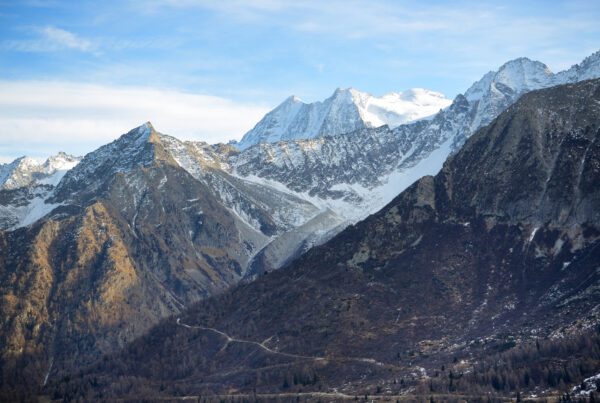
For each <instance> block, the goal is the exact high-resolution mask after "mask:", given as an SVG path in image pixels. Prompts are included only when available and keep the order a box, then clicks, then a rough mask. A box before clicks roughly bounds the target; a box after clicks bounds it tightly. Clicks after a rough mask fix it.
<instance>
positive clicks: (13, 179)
mask: <svg viewBox="0 0 600 403" xmlns="http://www.w3.org/2000/svg"><path fill="white" fill-rule="evenodd" d="M80 160H81V158H80V157H75V156H72V155H68V154H66V153H64V152H59V153H58V154H56V155H54V156H51V157H49V158H48V159H47V160H46V161H44V162H40V161H38V160H37V159H35V158H31V157H27V156H24V157H20V158H17V159H16V160H14V161H13V162H11V163H8V164H4V165H2V166H0V189H17V188H21V187H25V186H30V185H36V184H38V185H56V184H57V183H58V182H59V181H60V179H61V178H62V177H63V176H64V174H65V173H66V172H67V171H68V170H69V169H71V168H73V167H74V166H75V165H77V164H78V163H79V161H80Z"/></svg>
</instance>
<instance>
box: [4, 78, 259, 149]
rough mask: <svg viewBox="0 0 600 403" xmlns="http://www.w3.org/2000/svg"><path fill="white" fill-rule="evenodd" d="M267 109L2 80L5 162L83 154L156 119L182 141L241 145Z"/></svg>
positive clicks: (158, 92)
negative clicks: (25, 157)
mask: <svg viewBox="0 0 600 403" xmlns="http://www.w3.org/2000/svg"><path fill="white" fill-rule="evenodd" d="M267 110H268V108H267V107H265V106H260V105H253V104H243V103H237V102H234V101H231V100H229V99H225V98H221V97H215V96H211V95H200V94H190V93H184V92H179V91H171V90H162V89H153V88H138V87H116V86H100V85H89V84H80V83H69V82H40V81H22V82H7V81H0V155H2V156H5V157H6V156H10V155H13V156H15V157H16V156H19V155H21V154H27V155H32V156H44V155H47V154H50V153H54V152H57V151H59V150H64V151H67V152H71V153H75V154H82V153H86V152H89V151H92V150H93V149H94V148H95V147H98V146H100V145H102V144H104V143H106V142H108V141H111V140H112V139H114V138H116V137H117V136H119V135H120V134H122V133H124V132H126V131H128V130H129V129H131V128H133V127H136V126H138V125H139V124H141V123H143V122H145V121H148V120H150V121H152V123H153V124H154V126H155V127H156V128H157V130H159V131H162V132H164V133H169V134H172V135H175V136H177V137H179V138H183V139H193V140H202V141H206V142H209V143H216V142H224V141H227V140H230V139H233V138H238V139H239V138H240V137H241V136H242V135H243V134H244V133H245V132H246V131H247V130H248V129H250V128H251V127H252V126H253V125H254V124H256V122H257V121H258V120H260V118H261V117H262V116H263V115H264V114H265V113H266V112H267Z"/></svg>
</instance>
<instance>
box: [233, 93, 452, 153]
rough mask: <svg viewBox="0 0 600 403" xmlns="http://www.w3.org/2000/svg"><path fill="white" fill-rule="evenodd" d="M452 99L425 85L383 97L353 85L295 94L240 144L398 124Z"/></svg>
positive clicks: (448, 103)
mask: <svg viewBox="0 0 600 403" xmlns="http://www.w3.org/2000/svg"><path fill="white" fill-rule="evenodd" d="M451 102H452V101H451V100H449V99H447V98H445V97H444V95H443V94H440V93H438V92H433V91H429V90H426V89H422V88H414V89H411V90H408V91H405V92H399V93H389V94H386V95H384V96H382V97H380V98H378V97H374V96H372V95H370V94H367V93H364V92H360V91H357V90H355V89H354V88H348V89H341V88H338V89H337V90H336V91H335V92H334V93H333V95H332V96H331V97H329V98H327V99H326V100H325V101H323V102H315V103H311V104H306V103H304V102H302V101H301V100H300V99H299V98H297V97H295V96H292V97H289V98H287V99H286V100H285V101H284V102H283V103H281V104H280V105H279V106H278V107H276V108H275V109H274V110H273V111H271V112H269V113H268V114H267V115H266V116H265V117H264V118H263V119H262V120H261V121H260V122H258V124H257V125H256V126H255V127H254V128H253V129H252V130H250V131H249V132H248V133H246V134H245V135H244V137H243V138H242V140H241V141H240V142H239V144H237V146H238V148H239V149H241V150H244V149H246V148H248V147H250V146H252V145H254V144H258V143H273V142H276V141H280V140H292V139H309V138H314V137H319V136H332V135H338V134H344V133H349V132H352V131H355V130H358V129H363V128H366V127H380V126H383V125H388V126H390V127H396V126H398V125H400V124H403V123H407V122H411V121H414V120H418V119H422V118H425V117H427V116H431V115H433V114H435V113H436V112H438V111H439V110H440V109H443V108H445V107H446V106H448V105H450V103H451Z"/></svg>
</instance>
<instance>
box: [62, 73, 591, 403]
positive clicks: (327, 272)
mask: <svg viewBox="0 0 600 403" xmlns="http://www.w3.org/2000/svg"><path fill="white" fill-rule="evenodd" d="M598 116H600V80H599V79H596V80H589V81H583V82H581V83H578V84H574V85H562V86H557V87H553V88H550V89H546V90H540V91H533V92H530V93H528V94H526V95H524V96H523V97H521V99H520V100H519V101H518V102H517V103H516V104H514V105H512V106H511V107H509V108H508V109H507V110H506V111H504V112H502V113H501V114H500V115H499V117H498V118H497V119H495V120H494V121H492V123H491V124H490V125H488V126H487V127H485V128H483V129H481V130H479V131H477V132H476V133H475V134H474V135H473V136H472V137H471V138H470V139H468V140H467V141H466V144H465V145H464V146H463V147H462V148H461V150H460V151H459V152H457V153H456V154H455V155H453V156H451V157H450V158H449V159H448V160H447V161H446V162H445V163H444V166H443V168H442V170H441V171H440V172H439V173H438V174H437V175H436V176H425V177H423V178H421V179H420V180H418V181H417V182H415V183H414V184H412V185H411V186H410V187H409V188H408V189H406V190H405V191H404V192H402V193H401V194H400V195H399V196H397V197H396V198H395V199H394V200H392V201H391V202H390V203H389V204H388V205H386V206H385V207H384V208H383V209H382V210H381V211H379V212H377V213H376V214H374V215H372V216H370V217H368V218H367V219H366V220H364V221H361V222H360V223H358V224H356V225H353V226H350V227H348V228H347V229H345V230H344V231H342V232H341V233H340V234H338V235H337V236H335V237H334V238H333V239H331V240H330V241H328V242H327V243H325V244H324V245H322V246H318V247H315V248H313V249H311V250H310V251H309V252H307V253H306V254H304V255H303V256H302V257H300V258H299V259H298V260H296V261H295V262H294V263H292V264H291V265H290V266H289V267H286V268H285V269H281V270H279V271H276V272H274V273H269V274H267V275H264V276H261V277H259V278H258V279H257V280H256V281H254V282H251V283H247V284H242V285H239V286H236V287H234V288H233V289H232V290H231V291H229V292H227V293H225V294H222V295H219V296H216V297H213V298H210V299H207V300H204V301H202V302H200V303H198V304H196V305H194V306H192V307H191V308H190V309H189V310H187V311H186V312H185V313H184V314H182V315H177V316H174V317H172V318H170V319H167V320H165V321H162V322H161V323H160V324H159V325H158V326H156V327H155V328H153V329H152V330H151V331H150V332H148V333H147V334H146V335H145V336H143V337H142V338H140V339H138V340H137V341H136V342H135V343H133V344H131V345H130V346H128V347H127V348H126V349H125V350H124V351H121V352H119V353H116V354H113V355H110V356H107V357H105V358H104V359H103V360H101V361H99V362H97V363H95V364H93V365H91V366H89V367H88V368H86V369H84V370H83V372H82V373H80V375H79V376H78V378H77V379H74V380H71V381H69V380H65V379H64V378H63V379H62V380H61V379H60V377H58V378H54V379H55V383H54V385H53V386H52V388H53V390H54V391H55V393H56V394H57V396H60V397H63V398H68V399H74V398H87V399H97V398H111V399H112V398H132V397H134V396H137V397H141V396H152V397H153V398H160V397H164V398H168V397H173V396H179V397H181V398H198V397H202V396H204V397H208V399H213V400H219V399H223V398H224V397H228V398H232V399H242V400H243V399H257V398H258V399H263V398H264V399H265V400H268V399H269V398H277V397H279V398H283V399H286V398H291V397H294V396H295V397H297V398H300V397H305V398H309V399H314V400H316V399H319V398H327V399H331V400H352V399H353V398H354V399H356V398H357V396H361V397H362V396H365V399H367V400H371V399H374V398H378V399H379V398H382V399H386V398H387V399H388V400H389V399H392V400H393V399H396V398H400V397H402V396H404V397H406V394H409V395H410V394H412V395H413V397H414V399H416V400H421V399H426V398H427V397H428V396H429V395H433V394H435V395H438V394H442V395H443V394H446V398H448V395H450V396H451V395H452V394H453V393H456V394H457V395H459V397H463V398H464V396H465V395H466V396H469V394H473V395H474V396H487V398H488V399H490V398H491V397H496V396H505V398H506V395H505V393H511V392H512V393H516V391H518V390H523V391H528V392H530V393H533V394H535V393H547V391H548V390H546V392H544V391H543V389H544V388H545V387H548V386H549V387H550V388H552V387H560V385H559V384H560V383H561V382H562V384H563V385H564V383H565V382H573V381H575V382H576V381H577V379H580V380H583V378H587V377H589V376H591V375H594V374H595V373H596V372H597V371H598V370H599V369H600V350H598V347H599V346H600V335H599V334H597V333H596V330H593V329H594V327H595V326H597V325H598V323H599V322H600V304H599V301H600V294H599V290H600V287H599V285H600V272H599V271H598V262H599V261H600V214H599V210H598V206H599V205H600V191H599V190H600V188H599V187H598V186H597V185H598V183H600V120H599V119H598ZM590 332H591V333H590ZM588 333H589V334H590V335H589V336H586V337H587V338H582V337H584V336H577V335H578V334H588ZM578 337H579V338H578ZM557 338H560V339H562V340H563V341H562V342H558V341H553V340H556V339H557ZM565 340H566V341H565ZM573 340H574V341H573ZM536 343H537V344H536ZM561 343H562V344H561ZM536 346H537V347H536ZM503 352H505V353H504V354H503ZM494 354H496V357H495V358H492V359H491V361H486V360H487V359H488V357H490V356H492V357H493V356H494ZM549 354H551V356H550V357H551V360H550V361H547V360H548V355H549ZM504 362H506V363H518V364H519V366H515V367H511V366H506V365H505V364H504ZM536 371H537V372H536ZM594 371H595V372H594ZM486 377H487V380H486ZM590 382H591V381H590ZM482 385H483V386H482ZM562 388H563V389H564V386H563V387H562ZM584 388H585V386H584ZM378 395H379V397H377V396H378ZM432 399H433V397H432ZM473 399H474V397H473Z"/></svg>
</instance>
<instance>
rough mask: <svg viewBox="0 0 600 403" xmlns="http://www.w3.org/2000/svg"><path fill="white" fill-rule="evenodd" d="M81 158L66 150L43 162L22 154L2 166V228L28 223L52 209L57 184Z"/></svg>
mask: <svg viewBox="0 0 600 403" xmlns="http://www.w3.org/2000/svg"><path fill="white" fill-rule="evenodd" d="M80 160H81V158H79V157H74V156H71V155H68V154H65V153H63V152H60V153H58V154H57V155H54V156H52V157H50V158H48V159H47V160H46V161H45V162H43V163H41V162H39V161H37V160H35V159H33V158H29V157H21V158H18V159H16V160H15V161H13V162H11V163H9V164H5V165H2V166H0V229H5V228H19V227H21V226H25V225H29V224H31V223H33V222H35V221H37V220H38V219H40V218H41V217H43V216H45V215H46V214H47V213H49V212H50V211H52V210H53V209H54V208H55V207H56V206H57V204H54V203H47V199H48V198H49V197H50V195H51V194H52V191H53V190H54V187H55V186H56V185H57V184H58V183H59V182H60V180H61V178H62V177H63V176H64V175H65V174H66V172H67V171H68V170H70V169H72V168H73V167H75V166H76V165H77V164H78V163H79V161H80Z"/></svg>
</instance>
